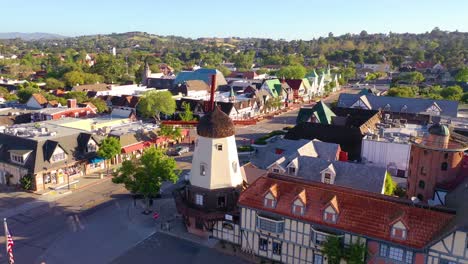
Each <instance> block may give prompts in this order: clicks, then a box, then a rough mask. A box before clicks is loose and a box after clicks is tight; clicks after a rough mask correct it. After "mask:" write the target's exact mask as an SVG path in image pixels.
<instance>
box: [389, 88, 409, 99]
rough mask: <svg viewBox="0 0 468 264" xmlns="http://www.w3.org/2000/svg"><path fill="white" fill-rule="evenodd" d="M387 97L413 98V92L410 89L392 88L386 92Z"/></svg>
mask: <svg viewBox="0 0 468 264" xmlns="http://www.w3.org/2000/svg"><path fill="white" fill-rule="evenodd" d="M387 95H388V96H394V97H408V98H411V97H414V96H415V92H414V90H413V89H412V88H411V87H404V86H403V87H393V88H390V89H389V90H388V93H387Z"/></svg>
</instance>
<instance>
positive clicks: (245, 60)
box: [232, 51, 255, 70]
mask: <svg viewBox="0 0 468 264" xmlns="http://www.w3.org/2000/svg"><path fill="white" fill-rule="evenodd" d="M254 58H255V52H254V51H249V52H244V53H241V52H239V53H237V54H235V55H234V56H233V58H232V61H233V62H234V65H235V66H236V67H237V68H239V69H242V70H249V69H251V68H252V64H253V62H254Z"/></svg>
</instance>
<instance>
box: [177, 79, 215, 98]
mask: <svg viewBox="0 0 468 264" xmlns="http://www.w3.org/2000/svg"><path fill="white" fill-rule="evenodd" d="M174 90H175V92H176V93H179V94H182V95H183V96H187V97H191V98H203V99H205V98H207V97H208V96H209V95H210V92H211V88H210V86H209V85H208V84H207V83H206V82H204V81H201V80H187V81H185V82H184V83H182V84H179V85H177V86H176V88H175V89H174Z"/></svg>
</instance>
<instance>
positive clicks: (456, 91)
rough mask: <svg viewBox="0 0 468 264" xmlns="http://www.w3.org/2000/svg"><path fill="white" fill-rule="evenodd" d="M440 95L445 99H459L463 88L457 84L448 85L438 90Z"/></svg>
mask: <svg viewBox="0 0 468 264" xmlns="http://www.w3.org/2000/svg"><path fill="white" fill-rule="evenodd" d="M440 95H441V96H442V97H443V98H444V99H447V100H454V101H460V100H461V98H462V96H463V89H462V88H461V87H460V86H458V85H455V86H449V87H446V88H443V89H442V90H441V91H440Z"/></svg>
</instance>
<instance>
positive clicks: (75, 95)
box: [63, 91, 89, 104]
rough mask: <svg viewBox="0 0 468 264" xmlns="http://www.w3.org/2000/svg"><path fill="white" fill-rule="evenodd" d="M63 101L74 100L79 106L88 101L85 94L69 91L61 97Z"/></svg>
mask: <svg viewBox="0 0 468 264" xmlns="http://www.w3.org/2000/svg"><path fill="white" fill-rule="evenodd" d="M63 97H64V98H65V99H76V102H77V103H79V104H81V103H83V102H86V101H88V100H89V98H88V96H87V95H86V92H81V91H70V92H68V93H66V94H65V95H64V96H63Z"/></svg>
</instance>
